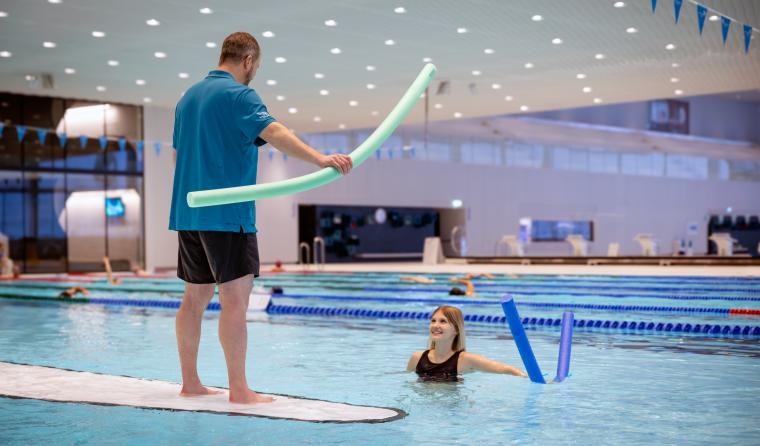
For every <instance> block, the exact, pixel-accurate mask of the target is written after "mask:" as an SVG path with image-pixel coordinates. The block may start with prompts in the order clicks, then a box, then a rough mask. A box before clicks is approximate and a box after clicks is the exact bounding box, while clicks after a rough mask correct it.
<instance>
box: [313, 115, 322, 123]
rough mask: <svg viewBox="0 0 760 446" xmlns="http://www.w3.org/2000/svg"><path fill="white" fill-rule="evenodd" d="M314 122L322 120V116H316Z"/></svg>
mask: <svg viewBox="0 0 760 446" xmlns="http://www.w3.org/2000/svg"><path fill="white" fill-rule="evenodd" d="M314 122H322V118H320V117H319V116H315V117H314Z"/></svg>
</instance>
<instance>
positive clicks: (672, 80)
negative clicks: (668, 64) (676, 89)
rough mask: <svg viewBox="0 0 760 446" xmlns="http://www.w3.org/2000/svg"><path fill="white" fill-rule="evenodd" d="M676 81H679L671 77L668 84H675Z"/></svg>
mask: <svg viewBox="0 0 760 446" xmlns="http://www.w3.org/2000/svg"><path fill="white" fill-rule="evenodd" d="M678 80H679V79H678V78H677V77H671V78H670V82H672V83H674V84H675V83H676V82H678Z"/></svg>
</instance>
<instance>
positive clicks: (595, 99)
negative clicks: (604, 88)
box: [594, 98, 602, 104]
mask: <svg viewBox="0 0 760 446" xmlns="http://www.w3.org/2000/svg"><path fill="white" fill-rule="evenodd" d="M601 103H602V98H594V104H601Z"/></svg>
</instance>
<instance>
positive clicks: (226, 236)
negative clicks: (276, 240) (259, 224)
mask: <svg viewBox="0 0 760 446" xmlns="http://www.w3.org/2000/svg"><path fill="white" fill-rule="evenodd" d="M178 235H179V260H178V261H177V277H179V278H180V279H182V280H184V281H185V282H189V283H198V284H206V283H216V284H220V283H225V282H229V281H231V280H235V279H239V278H240V277H243V276H245V275H247V274H253V276H254V277H258V276H259V245H258V243H257V241H256V233H255V232H251V233H245V232H221V231H178Z"/></svg>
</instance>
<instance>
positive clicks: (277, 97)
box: [275, 94, 285, 102]
mask: <svg viewBox="0 0 760 446" xmlns="http://www.w3.org/2000/svg"><path fill="white" fill-rule="evenodd" d="M275 99H277V100H278V101H280V102H282V101H284V100H285V96H283V95H281V94H278V95H277V96H276V97H275Z"/></svg>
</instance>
